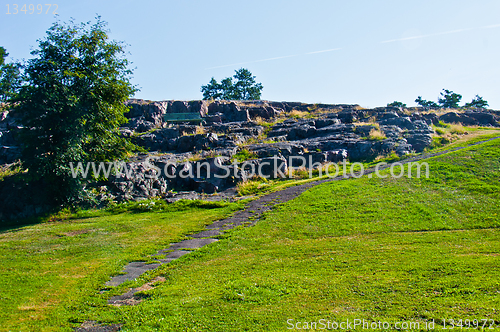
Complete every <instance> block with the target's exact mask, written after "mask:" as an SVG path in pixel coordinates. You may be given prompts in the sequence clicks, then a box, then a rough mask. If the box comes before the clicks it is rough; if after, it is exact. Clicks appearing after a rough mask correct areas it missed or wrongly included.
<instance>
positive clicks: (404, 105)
mask: <svg viewBox="0 0 500 332" xmlns="http://www.w3.org/2000/svg"><path fill="white" fill-rule="evenodd" d="M387 106H388V107H403V108H404V107H406V104H404V103H402V102H400V101H393V102H392V103H389V104H387Z"/></svg>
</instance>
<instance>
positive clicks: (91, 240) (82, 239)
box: [0, 201, 238, 331]
mask: <svg viewBox="0 0 500 332" xmlns="http://www.w3.org/2000/svg"><path fill="white" fill-rule="evenodd" d="M151 202H155V201H142V202H133V203H127V204H122V205H118V206H115V207H113V208H111V209H110V210H107V211H83V212H80V214H79V216H80V218H77V219H71V218H70V219H63V220H59V221H55V222H45V223H41V224H38V225H31V226H25V227H21V228H16V229H12V230H4V231H3V232H1V233H0V255H1V257H2V266H3V268H2V269H1V270H0V288H1V290H2V291H1V293H0V299H1V301H0V330H2V331H9V330H10V331H71V330H72V329H71V327H74V326H76V325H75V324H74V322H75V321H78V320H79V319H80V317H81V313H82V312H84V311H85V310H88V308H99V307H100V306H101V307H102V306H103V303H105V300H104V295H102V296H99V291H100V290H101V289H102V288H103V287H104V283H105V282H106V281H107V280H109V277H110V276H112V275H116V274H118V273H120V272H121V271H122V269H123V266H124V265H125V264H126V263H127V262H130V261H135V260H143V261H149V260H150V258H149V257H148V255H151V254H153V253H156V251H157V250H160V249H164V248H166V247H168V245H169V243H171V242H175V241H178V240H180V239H183V238H184V236H185V234H190V233H193V232H196V231H199V230H201V229H203V227H204V226H205V225H207V224H209V223H211V222H212V221H214V220H216V219H219V218H222V217H224V216H227V215H228V214H229V213H231V212H232V211H233V210H234V209H235V208H237V207H238V205H235V204H225V203H208V204H207V203H203V202H197V201H194V202H184V201H180V202H177V203H175V204H172V205H166V204H165V203H161V202H160V201H156V202H155V203H154V204H151ZM63 215H64V213H60V214H59V216H58V217H61V216H63ZM70 216H71V215H70ZM71 217H75V216H74V215H73V216H71ZM76 217H78V216H76ZM53 219H54V218H53ZM55 219H58V218H55ZM130 284H133V283H132V282H128V283H127V284H124V286H123V287H127V286H129V285H130ZM123 287H122V288H121V289H123ZM118 291H119V289H117V290H115V292H118ZM106 296H108V295H106ZM77 325H78V324H77Z"/></svg>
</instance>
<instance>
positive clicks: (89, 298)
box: [0, 136, 500, 331]
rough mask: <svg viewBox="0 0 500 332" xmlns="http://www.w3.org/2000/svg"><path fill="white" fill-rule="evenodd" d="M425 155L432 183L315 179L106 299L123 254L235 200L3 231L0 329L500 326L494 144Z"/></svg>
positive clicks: (498, 166) (149, 248) (139, 205)
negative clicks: (484, 322) (122, 302)
mask: <svg viewBox="0 0 500 332" xmlns="http://www.w3.org/2000/svg"><path fill="white" fill-rule="evenodd" d="M468 138H469V139H471V141H474V140H479V139H480V138H475V137H473V136H469V137H468ZM459 144H463V145H466V144H470V142H465V141H462V142H458V143H457V145H459ZM388 158H392V157H391V156H389V157H388ZM426 161H427V162H428V163H429V165H430V177H429V178H428V179H426V178H421V179H416V178H410V179H409V178H407V177H403V178H400V179H392V178H386V179H378V178H371V179H369V178H367V177H363V178H360V179H349V180H342V181H336V182H330V183H325V184H323V185H320V186H317V187H314V188H313V189H311V190H309V191H307V192H305V193H304V194H302V195H300V196H299V197H297V198H296V199H294V200H292V201H289V202H288V203H285V204H281V205H279V206H278V207H277V208H275V209H274V210H273V211H271V212H269V213H267V214H266V215H265V217H264V218H263V219H262V220H260V221H259V222H258V223H257V224H256V225H255V226H253V227H248V228H237V229H235V230H232V231H230V232H229V233H226V234H224V235H223V236H221V239H220V241H219V242H217V243H213V244H211V245H209V246H206V247H204V248H202V249H200V250H197V251H196V252H194V253H193V254H191V255H188V256H184V257H182V258H181V259H179V260H177V261H175V262H173V263H171V264H168V265H164V266H162V267H161V268H159V269H158V270H157V271H155V272H151V273H149V274H147V275H145V276H144V277H143V278H141V280H138V281H136V282H127V283H126V284H124V285H122V286H120V287H117V288H111V289H110V290H108V291H106V292H105V293H103V294H100V290H101V289H102V288H103V287H104V283H105V282H106V281H107V280H108V279H109V276H111V275H114V274H117V273H119V272H120V271H121V270H122V268H123V266H124V265H125V264H126V263H127V262H129V261H132V260H137V259H142V260H148V259H149V258H148V255H150V254H152V253H154V252H156V250H158V249H161V248H165V247H166V246H167V245H168V243H170V242H173V241H176V240H179V239H182V238H183V237H184V235H185V234H189V233H191V232H194V231H197V230H200V229H202V228H203V226H204V225H206V224H207V223H209V222H211V221H212V220H215V219H218V218H221V217H222V216H224V215H227V214H229V213H231V211H233V210H234V209H236V208H238V207H240V205H227V204H220V203H199V202H194V203H186V202H181V203H177V205H176V206H172V205H166V204H164V203H162V202H160V201H156V202H155V204H151V203H150V202H134V203H128V204H126V205H119V206H115V207H113V208H110V209H109V210H107V211H97V212H96V211H90V212H89V211H82V212H80V213H79V214H78V215H76V216H74V215H70V216H71V217H72V218H76V219H63V220H60V221H55V222H50V223H42V224H38V225H32V226H26V227H22V228H19V229H13V230H8V231H4V232H3V233H1V234H0V253H1V255H2V257H3V258H4V260H3V269H2V270H1V271H0V286H2V295H0V297H1V299H2V301H1V306H2V308H1V310H0V326H1V328H2V329H5V330H12V331H18V330H21V331H71V330H72V328H75V327H78V326H80V325H81V323H82V322H84V321H86V320H95V321H98V322H103V323H122V324H124V326H123V331H202V330H203V331H242V330H251V331H284V330H287V327H288V325H287V319H294V321H295V322H297V321H315V320H319V319H328V320H332V321H333V320H336V321H341V320H344V321H345V320H346V319H351V320H352V319H355V318H357V319H366V320H370V321H372V320H373V321H378V320H383V321H388V322H395V321H418V322H422V324H424V322H425V321H428V320H433V319H434V320H435V321H436V324H437V325H438V324H439V322H441V321H442V320H443V319H450V318H454V319H458V318H462V319H465V318H469V319H483V318H488V319H494V320H496V322H497V324H499V323H500V296H499V294H500V282H499V279H498V276H499V275H500V265H499V264H498V256H499V255H500V231H499V226H500V218H499V215H500V208H499V206H500V182H499V178H500V139H498V140H493V141H490V142H488V143H484V144H480V145H476V146H471V147H468V148H466V149H463V150H460V151H456V152H452V153H448V154H445V155H442V156H438V157H434V158H431V159H428V160H426ZM384 173H387V172H386V171H382V174H384ZM307 181H308V180H307ZM303 182H304V181H302V182H301V181H295V182H294V183H293V184H297V183H303ZM286 185H292V184H291V182H290V183H289V182H283V183H282V184H279V183H276V184H273V186H274V187H273V188H274V189H277V188H279V187H280V186H281V187H283V186H286ZM64 216H65V215H64V213H62V214H61V215H60V216H59V218H60V217H64ZM157 275H162V276H164V277H165V278H166V281H165V282H163V283H160V284H159V285H158V286H157V287H156V288H155V289H153V290H150V291H146V292H145V294H146V295H147V297H146V298H145V300H144V301H143V302H142V303H141V304H139V305H137V306H134V307H127V306H123V307H119V308H117V307H112V306H108V305H107V304H106V300H107V298H109V296H111V295H113V294H120V293H123V292H124V291H126V290H127V288H128V287H133V286H134V287H135V286H138V285H140V284H141V282H145V281H148V280H151V279H152V278H154V277H155V276H157Z"/></svg>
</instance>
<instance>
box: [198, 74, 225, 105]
mask: <svg viewBox="0 0 500 332" xmlns="http://www.w3.org/2000/svg"><path fill="white" fill-rule="evenodd" d="M201 92H203V99H205V100H208V99H220V98H221V97H222V88H221V86H220V84H219V83H218V82H217V80H216V79H215V78H213V77H212V79H211V80H210V82H209V83H208V84H207V85H203V86H202V87H201Z"/></svg>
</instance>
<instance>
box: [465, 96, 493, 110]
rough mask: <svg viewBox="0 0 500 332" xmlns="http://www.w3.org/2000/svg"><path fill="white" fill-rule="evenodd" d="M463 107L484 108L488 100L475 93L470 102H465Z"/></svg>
mask: <svg viewBox="0 0 500 332" xmlns="http://www.w3.org/2000/svg"><path fill="white" fill-rule="evenodd" d="M464 107H467V108H486V107H488V102H487V101H486V100H484V99H483V97H481V96H479V95H476V96H475V97H474V98H472V101H471V102H470V103H466V104H465V106H464Z"/></svg>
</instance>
